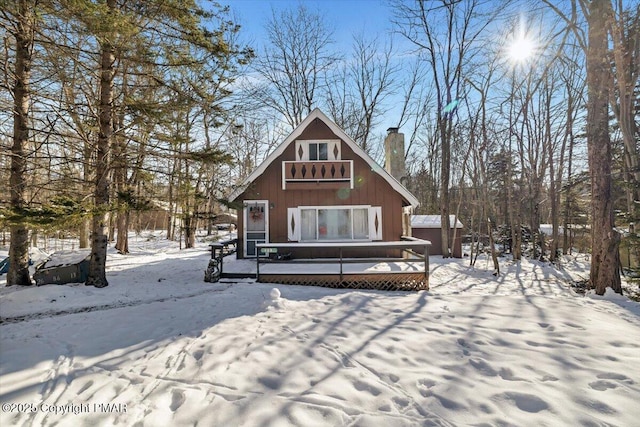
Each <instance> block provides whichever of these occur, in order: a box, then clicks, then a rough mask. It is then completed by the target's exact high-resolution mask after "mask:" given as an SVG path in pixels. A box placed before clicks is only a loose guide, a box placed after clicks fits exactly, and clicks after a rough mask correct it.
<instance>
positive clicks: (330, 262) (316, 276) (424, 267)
mask: <svg viewBox="0 0 640 427" xmlns="http://www.w3.org/2000/svg"><path fill="white" fill-rule="evenodd" d="M429 245H430V242H428V241H425V240H407V241H398V242H362V243H336V242H329V243H263V244H258V245H256V247H257V248H258V250H259V251H263V252H266V253H273V252H275V251H276V250H285V251H286V250H287V249H293V248H319V247H321V248H323V249H327V248H328V249H333V250H335V252H336V257H335V258H322V259H289V260H287V259H277V257H273V258H270V257H259V258H257V259H256V260H255V261H254V263H255V274H256V279H257V281H258V282H262V283H282V284H291V285H312V286H324V287H330V288H349V289H379V290H403V291H418V290H427V289H429V255H428V254H429ZM357 248H382V249H389V250H398V249H401V250H404V251H410V250H414V251H415V249H420V250H421V251H424V254H425V255H423V254H419V253H416V252H407V253H406V255H405V257H402V258H366V259H363V258H345V257H343V252H344V250H345V249H346V250H348V249H357Z"/></svg>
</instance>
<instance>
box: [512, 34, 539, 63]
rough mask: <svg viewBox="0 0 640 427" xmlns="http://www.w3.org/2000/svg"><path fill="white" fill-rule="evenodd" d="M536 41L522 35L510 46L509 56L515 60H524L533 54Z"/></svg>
mask: <svg viewBox="0 0 640 427" xmlns="http://www.w3.org/2000/svg"><path fill="white" fill-rule="evenodd" d="M534 49H535V48H534V43H533V42H532V41H531V40H530V39H528V38H526V37H520V38H518V39H515V40H513V41H512V42H511V45H510V46H509V58H511V59H512V60H513V61H515V62H523V61H526V60H527V59H529V58H531V57H532V56H533V52H534Z"/></svg>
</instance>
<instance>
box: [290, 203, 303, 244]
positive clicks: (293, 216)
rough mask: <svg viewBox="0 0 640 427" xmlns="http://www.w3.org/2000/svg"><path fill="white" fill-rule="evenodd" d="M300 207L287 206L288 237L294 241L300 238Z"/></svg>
mask: <svg viewBox="0 0 640 427" xmlns="http://www.w3.org/2000/svg"><path fill="white" fill-rule="evenodd" d="M301 226H302V224H301V223H300V209H298V208H287V238H288V239H289V240H290V241H292V242H298V241H299V240H300V228H301Z"/></svg>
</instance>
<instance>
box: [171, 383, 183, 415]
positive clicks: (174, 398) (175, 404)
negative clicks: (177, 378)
mask: <svg viewBox="0 0 640 427" xmlns="http://www.w3.org/2000/svg"><path fill="white" fill-rule="evenodd" d="M184 401H185V395H184V391H182V390H180V389H174V390H173V391H172V392H171V405H170V406H169V409H171V412H176V411H177V410H178V408H179V407H181V406H182V404H183V403H184Z"/></svg>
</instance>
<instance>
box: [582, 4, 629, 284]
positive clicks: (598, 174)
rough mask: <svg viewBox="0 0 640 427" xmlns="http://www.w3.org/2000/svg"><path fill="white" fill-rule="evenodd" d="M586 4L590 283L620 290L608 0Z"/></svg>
mask: <svg viewBox="0 0 640 427" xmlns="http://www.w3.org/2000/svg"><path fill="white" fill-rule="evenodd" d="M608 1H609V0H592V1H591V3H590V5H589V16H588V23H589V47H588V50H587V88H588V98H587V99H588V101H587V145H588V151H589V170H590V172H591V272H590V282H591V287H592V288H595V291H596V294H598V295H603V294H604V293H605V291H606V288H608V287H610V288H612V289H613V290H614V291H615V292H617V293H620V294H621V293H622V286H621V283H620V268H619V266H620V252H619V250H618V249H619V248H618V246H619V243H620V235H619V234H618V232H617V231H616V230H614V214H613V199H612V194H611V187H612V178H611V163H612V157H611V140H610V137H609V108H608V106H609V82H610V79H611V77H612V76H611V68H610V64H609V62H608V61H609V60H608V58H609V55H608V51H607V42H608V40H607V30H606V22H607V19H609V18H611V17H610V16H608V15H609V14H608V8H607V2H608Z"/></svg>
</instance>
